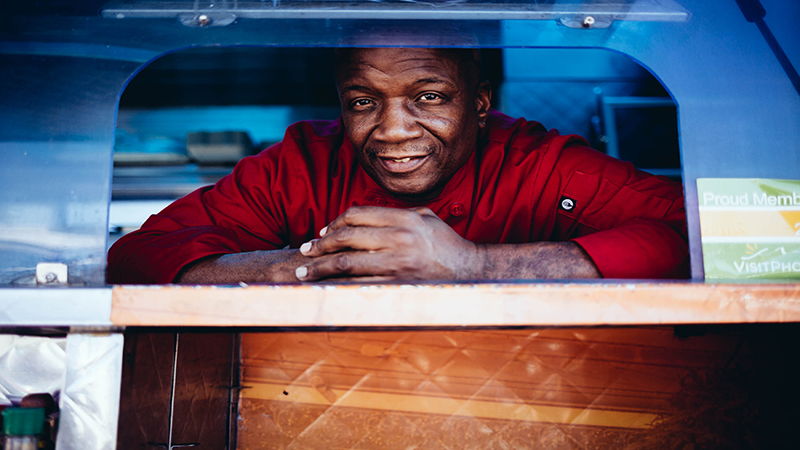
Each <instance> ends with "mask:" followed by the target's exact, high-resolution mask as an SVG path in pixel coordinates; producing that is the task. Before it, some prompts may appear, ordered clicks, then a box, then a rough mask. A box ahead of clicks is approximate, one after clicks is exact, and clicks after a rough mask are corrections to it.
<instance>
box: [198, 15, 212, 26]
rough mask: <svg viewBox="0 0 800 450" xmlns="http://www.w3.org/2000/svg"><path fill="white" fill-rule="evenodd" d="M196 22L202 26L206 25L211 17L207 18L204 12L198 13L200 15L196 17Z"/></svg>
mask: <svg viewBox="0 0 800 450" xmlns="http://www.w3.org/2000/svg"><path fill="white" fill-rule="evenodd" d="M197 23H199V24H200V25H203V26H204V25H208V24H209V23H211V18H209V17H208V16H207V15H205V14H200V15H199V16H198V17H197Z"/></svg>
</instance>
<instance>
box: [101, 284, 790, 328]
mask: <svg viewBox="0 0 800 450" xmlns="http://www.w3.org/2000/svg"><path fill="white" fill-rule="evenodd" d="M111 321H112V322H113V323H114V324H115V325H122V326H242V327H249V326H254V327H272V326H275V327H287V326H366V327H372V326H375V327H387V326H388V327H392V326H411V327H415V326H436V327H441V326H524V325H527V326H539V325H543V326H548V325H557V326H583V325H643V324H691V323H757V322H760V323H765V322H800V285H798V284H704V283H561V284H559V283H538V284H513V283H508V284H500V283H496V284H430V285H400V284H398V285H278V286H272V285H259V286H117V287H114V289H113V294H112V309H111Z"/></svg>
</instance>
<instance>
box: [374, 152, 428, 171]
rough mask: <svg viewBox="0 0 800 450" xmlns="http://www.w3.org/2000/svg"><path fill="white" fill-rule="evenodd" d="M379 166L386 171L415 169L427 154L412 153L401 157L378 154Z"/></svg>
mask: <svg viewBox="0 0 800 450" xmlns="http://www.w3.org/2000/svg"><path fill="white" fill-rule="evenodd" d="M377 158H378V161H380V163H381V166H382V167H383V168H384V169H385V170H386V171H387V172H392V173H406V172H411V171H413V170H415V169H416V168H417V167H419V166H421V165H422V164H423V163H424V162H425V160H426V159H427V158H428V155H412V156H404V157H402V158H396V157H387V156H378V157H377Z"/></svg>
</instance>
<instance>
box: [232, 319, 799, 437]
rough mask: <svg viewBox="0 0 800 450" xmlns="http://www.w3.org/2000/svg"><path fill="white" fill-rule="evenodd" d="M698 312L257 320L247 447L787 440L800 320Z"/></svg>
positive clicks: (245, 398) (245, 414) (249, 359)
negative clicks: (713, 319)
mask: <svg viewBox="0 0 800 450" xmlns="http://www.w3.org/2000/svg"><path fill="white" fill-rule="evenodd" d="M688 328H691V329H693V330H694V334H692V335H688V336H687V335H683V334H682V333H681V332H679V330H675V329H674V328H673V327H670V326H650V327H578V328H570V327H557V328H522V329H512V330H501V329H482V330H431V329H411V330H400V331H397V330H395V331H380V330H358V331H325V330H321V331H295V332H280V333H243V334H242V341H241V344H242V345H241V383H242V385H243V386H246V388H245V389H242V390H241V391H240V403H239V422H238V424H239V428H238V436H237V440H238V446H237V448H238V449H239V450H250V449H275V450H277V449H289V448H309V449H311V448H336V449H343V450H344V449H360V450H367V449H370V450H372V449H375V450H377V449H397V448H401V449H402V448H405V449H407V448H416V449H423V448H424V449H434V450H446V449H457V448H458V449H462V448H476V449H503V448H515V449H537V450H556V449H558V450H567V449H570V450H572V449H575V450H578V449H580V450H587V449H597V450H599V449H611V448H626V449H639V450H655V449H663V448H665V446H664V443H665V441H668V442H695V441H698V440H703V441H705V442H713V443H715V444H719V445H718V446H715V445H710V446H709V448H712V447H713V448H733V447H727V446H726V445H724V443H725V442H739V440H740V439H742V436H744V434H745V433H744V432H743V431H742V430H745V431H747V432H749V433H751V434H753V435H754V436H756V435H757V436H759V439H760V440H761V442H762V443H764V444H765V445H764V447H763V448H779V447H780V446H770V445H767V443H768V440H769V439H773V438H774V437H775V436H774V435H770V436H769V437H768V438H769V439H767V438H766V437H763V436H761V435H760V434H759V433H760V430H761V428H760V427H761V426H762V425H763V424H772V423H773V421H774V417H773V416H772V415H770V414H772V413H773V412H776V411H777V415H778V416H780V414H783V413H781V412H780V411H781V410H782V409H783V404H784V402H783V399H784V398H785V397H787V396H788V398H790V399H791V398H794V397H792V395H791V393H792V392H794V390H793V389H792V388H791V387H790V386H792V385H794V383H793V379H794V378H793V376H787V374H792V373H793V372H792V371H786V370H783V369H782V367H783V366H785V364H783V363H782V361H780V360H776V359H774V358H771V357H769V353H770V352H771V351H777V352H778V353H779V354H782V353H783V352H785V351H786V349H791V348H793V347H794V345H793V343H792V340H791V337H792V336H794V335H795V333H796V332H797V324H786V325H775V324H768V325H729V326H718V325H713V326H712V325H709V326H703V325H700V326H694V327H688ZM787 337H789V338H790V339H787ZM789 404H791V403H789ZM756 405H760V407H761V408H763V410H759V408H758V407H756ZM784 411H785V410H784ZM709 412H711V413H709ZM770 426H771V425H770ZM793 428H794V423H793V424H792V429H793ZM776 429H777V428H776ZM778 431H781V430H778ZM779 434H780V433H779ZM765 439H766V440H765ZM791 439H794V434H793V433H792V435H791ZM687 445H688V444H687ZM676 448H683V447H676ZM737 448H738V447H737Z"/></svg>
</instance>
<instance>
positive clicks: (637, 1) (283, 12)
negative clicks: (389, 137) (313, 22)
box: [102, 0, 689, 26]
mask: <svg viewBox="0 0 800 450" xmlns="http://www.w3.org/2000/svg"><path fill="white" fill-rule="evenodd" d="M102 15H103V17H105V18H109V19H140V18H148V19H152V18H173V17H179V18H180V20H181V22H183V23H184V24H186V25H190V24H191V22H192V21H194V22H196V23H197V24H196V25H194V26H204V25H209V24H210V25H214V21H215V20H218V19H217V17H219V20H228V21H229V22H228V23H230V22H232V21H233V19H236V18H241V19H405V20H408V19H420V18H422V19H429V20H559V19H563V18H567V17H569V18H571V17H574V16H576V15H577V16H586V15H591V16H594V18H595V19H599V20H602V21H605V22H608V23H610V22H611V21H613V20H629V21H664V22H675V21H685V20H687V19H688V18H689V13H688V12H687V11H686V10H685V9H683V8H682V7H681V6H680V5H678V4H677V3H675V2H672V1H670V0H589V1H582V2H575V1H549V2H537V1H512V2H507V1H491V0H477V1H471V0H454V1H391V0H390V1H360V2H359V1H341V0H333V1H331V0H328V1H326V0H316V1H303V0H294V1H293V0H283V1H280V2H277V1H275V2H268V1H267V2H265V1H225V0H222V1H216V2H209V1H206V2H197V1H162V2H154V1H152V0H117V1H113V2H110V3H109V4H107V5H106V6H105V7H104V8H103V11H102ZM203 16H205V20H201V18H202V17H203ZM578 22H579V23H582V22H583V18H581V19H580V20H579V21H578ZM228 23H225V24H224V25H227V24H228Z"/></svg>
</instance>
